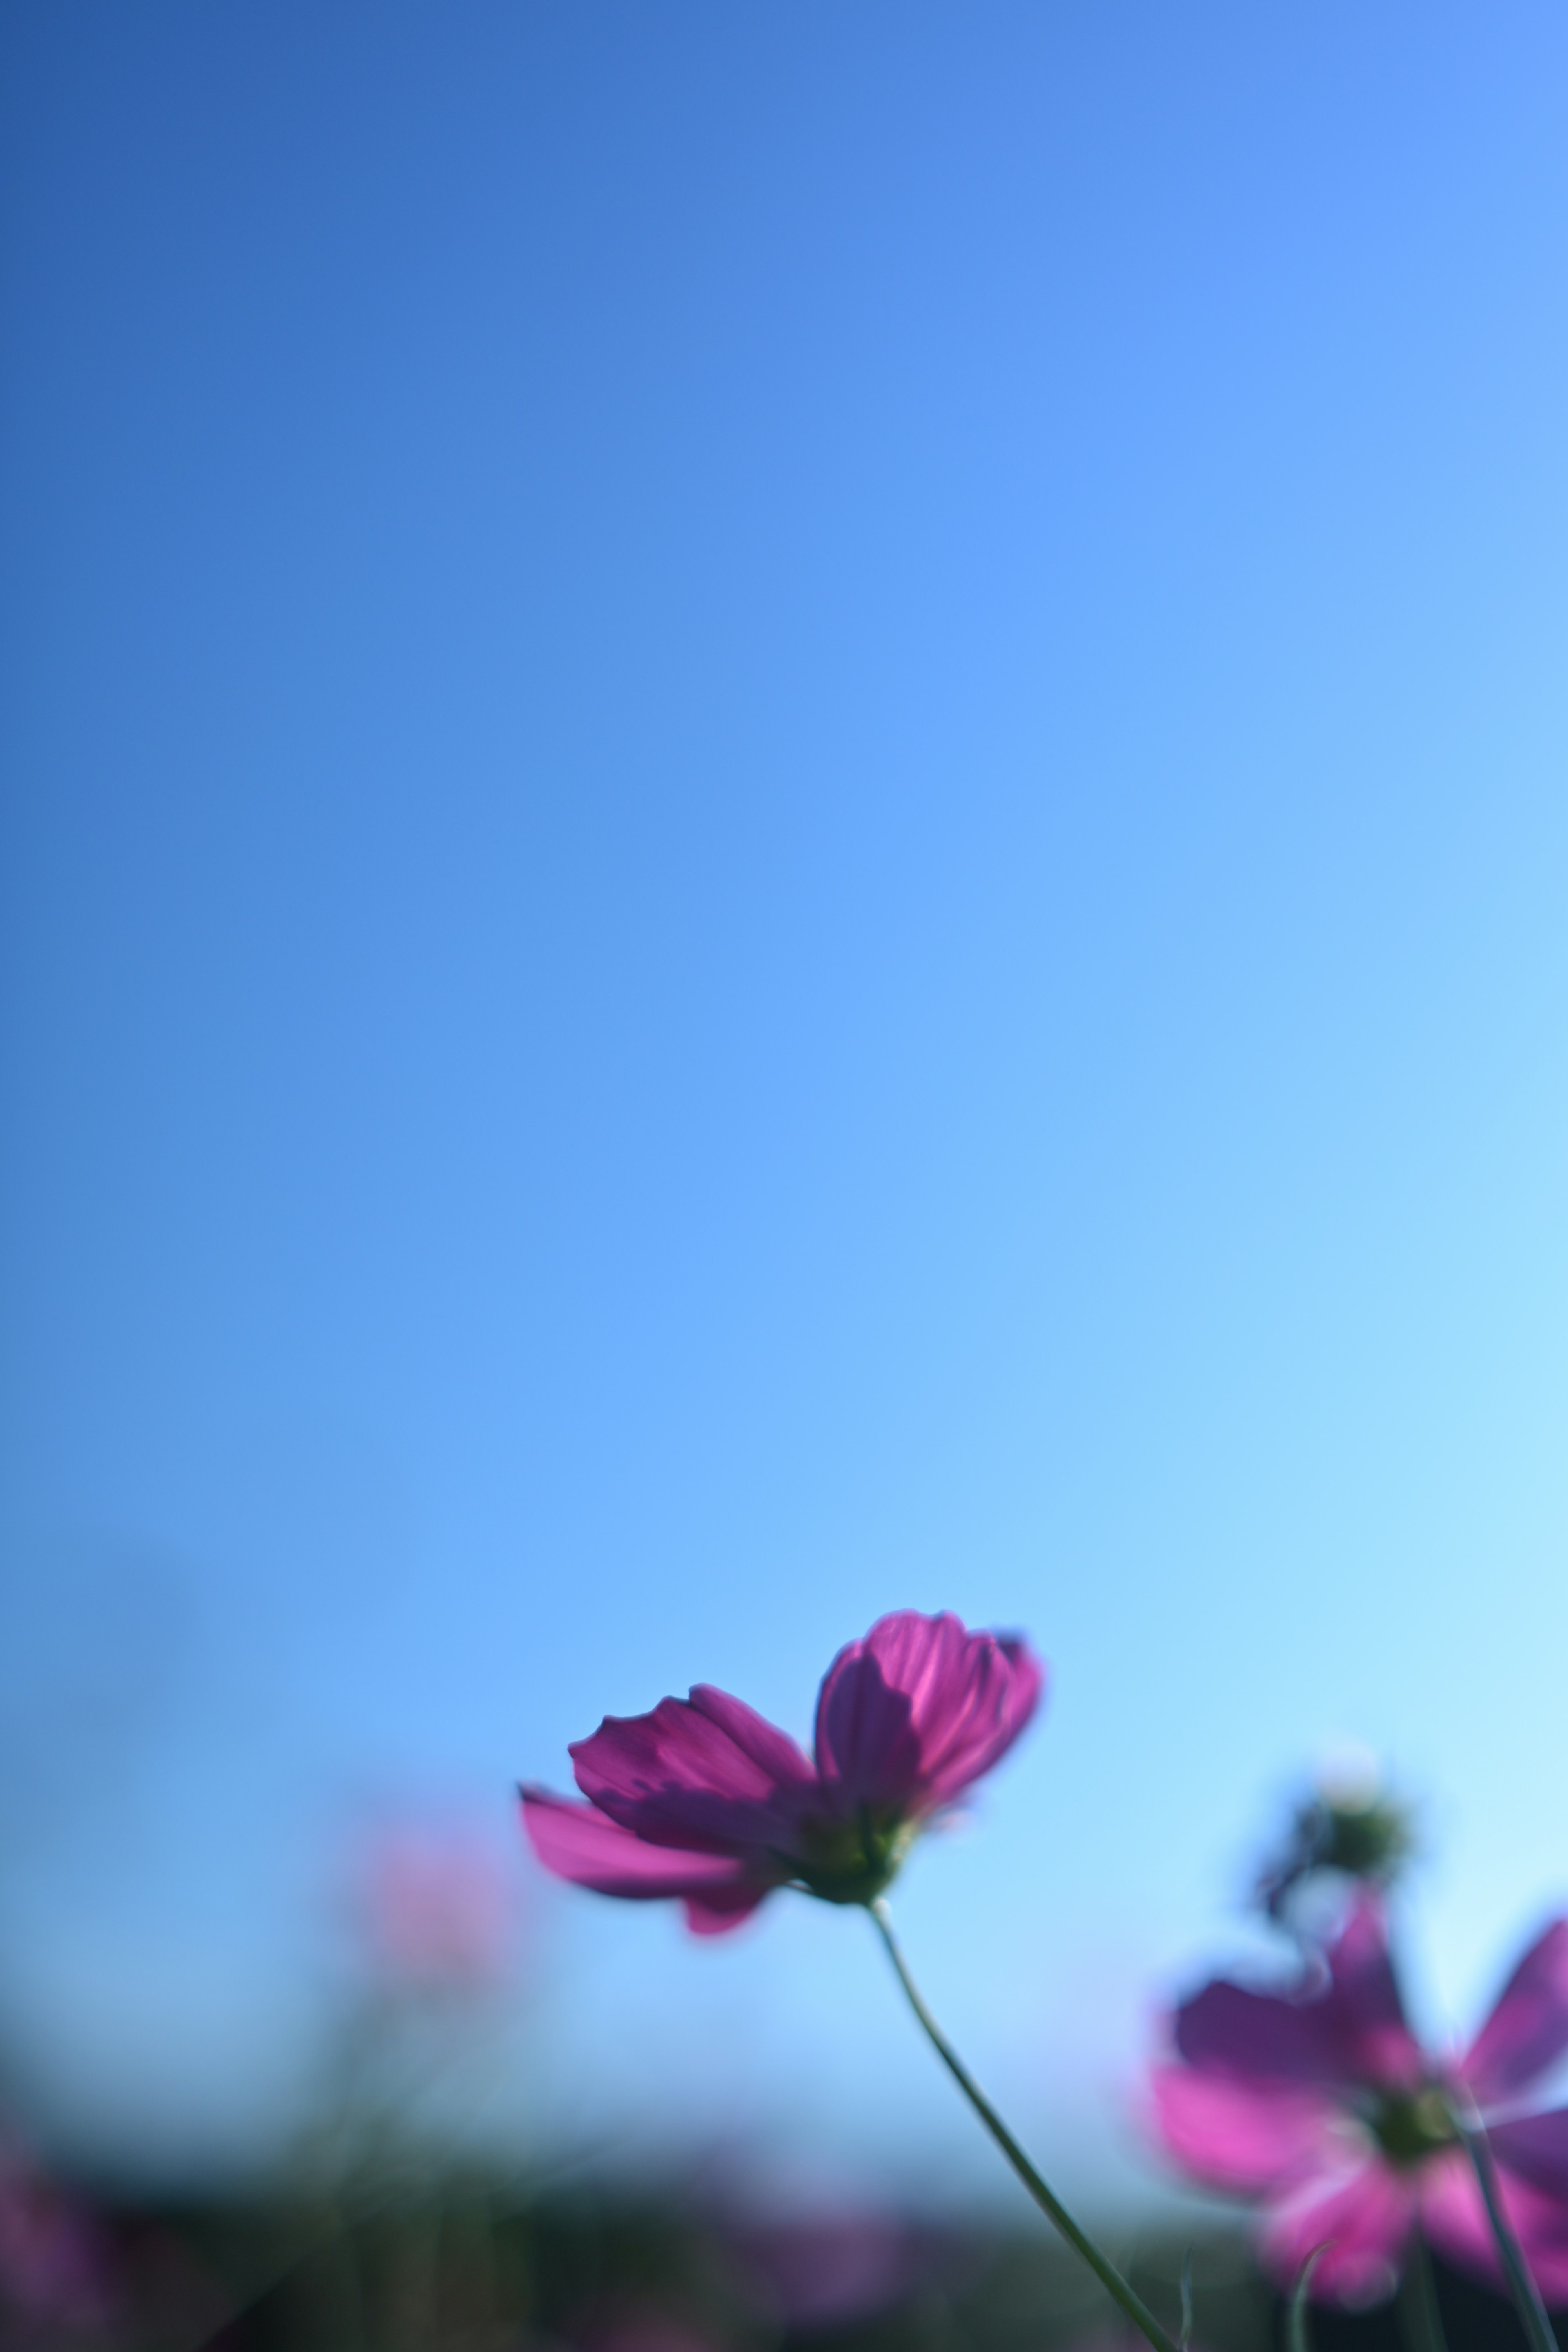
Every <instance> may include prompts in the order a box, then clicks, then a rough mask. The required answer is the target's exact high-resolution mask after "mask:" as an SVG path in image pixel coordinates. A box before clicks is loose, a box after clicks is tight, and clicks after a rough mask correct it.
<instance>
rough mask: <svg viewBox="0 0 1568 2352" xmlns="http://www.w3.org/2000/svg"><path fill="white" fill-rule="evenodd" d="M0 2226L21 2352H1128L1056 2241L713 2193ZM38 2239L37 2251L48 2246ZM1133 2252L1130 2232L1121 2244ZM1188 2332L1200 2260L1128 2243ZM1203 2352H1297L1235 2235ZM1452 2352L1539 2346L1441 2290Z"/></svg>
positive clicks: (377, 2195) (1358, 2326)
mask: <svg viewBox="0 0 1568 2352" xmlns="http://www.w3.org/2000/svg"><path fill="white" fill-rule="evenodd" d="M18 2177H19V2176H17V2175H16V2174H15V2172H14V2173H13V2177H12V2181H11V2190H10V2196H11V2202H10V2206H9V2208H8V2210H7V2212H6V2213H5V2216H4V2217H0V2263H4V2266H5V2284H4V2290H3V2293H4V2317H3V2319H0V2345H3V2346H4V2347H5V2352H24V2347H25V2352H197V2347H204V2346H208V2347H213V2352H278V2348H279V2347H289V2352H522V2347H536V2352H789V2347H807V2346H809V2347H811V2352H1056V2347H1064V2352H1065V2347H1075V2346H1076V2347H1082V2352H1121V2347H1123V2346H1126V2345H1128V2344H1130V2343H1131V2341H1132V2340H1133V2339H1131V2338H1130V2337H1129V2336H1127V2335H1126V2333H1125V2331H1123V2330H1119V2329H1118V2328H1117V2327H1116V2326H1112V2324H1111V2318H1112V2315H1111V2314H1110V2309H1109V2306H1108V2305H1106V2304H1105V2303H1104V2302H1103V2299H1102V2298H1101V2297H1100V2294H1099V2292H1098V2290H1097V2289H1095V2288H1094V2286H1093V2284H1092V2282H1089V2281H1088V2280H1087V2279H1086V2277H1085V2275H1084V2274H1083V2273H1082V2271H1081V2270H1080V2269H1079V2266H1078V2265H1077V2264H1076V2263H1074V2262H1072V2261H1070V2260H1069V2259H1068V2257H1067V2256H1066V2255H1065V2254H1064V2252H1062V2251H1061V2250H1060V2249H1059V2248H1058V2247H1057V2246H1056V2245H1055V2244H1054V2243H1053V2242H1052V2241H1051V2239H1050V2237H1049V2235H1048V2233H1047V2231H1046V2230H1045V2229H1044V2228H1043V2226H1042V2227H1039V2228H1036V2227H1033V2226H1031V2225H1030V2223H1029V2222H1028V2221H1027V2220H1021V2221H1020V2222H1019V2224H1018V2225H1017V2226H1016V2228H1011V2229H995V2230H988V2229H984V2228H976V2227H971V2228H964V2227H961V2226H958V2225H957V2224H953V2223H946V2224H939V2223H936V2222H934V2221H925V2222H921V2221H917V2220H914V2219H912V2218H909V2217H905V2218H902V2219H895V2218H892V2217H889V2216H888V2215H885V2214H883V2215H875V2216H873V2215H868V2214H864V2213H841V2214H829V2215H816V2216H814V2217H812V2218H811V2219H808V2220H803V2219H801V2218H799V2217H795V2218H790V2219H783V2218H779V2219H774V2220H772V2221H770V2220H768V2219H765V2218H759V2217H758V2216H756V2215H755V2214H748V2215H747V2216H746V2217H745V2218H744V2219H740V2218H737V2217H736V2216H734V2215H732V2214H729V2213H726V2212H725V2211H724V2210H722V2209H721V2207H720V2206H718V2205H717V2204H715V2203H714V2202H713V2200H712V2199H711V2197H710V2196H709V2195H707V2194H706V2193H701V2194H700V2193H697V2192H694V2191H690V2192H689V2191H679V2192H672V2193H671V2194H670V2196H669V2197H668V2199H667V2200H661V2199H659V2198H657V2197H654V2196H651V2195H648V2194H647V2193H641V2194H637V2195H632V2194H630V2193H627V2192H626V2191H624V2190H623V2191H618V2192H612V2191H610V2190H608V2189H605V2188H603V2187H599V2188H588V2187H584V2186H581V2185H578V2186H575V2187H572V2188H560V2187H557V2188H553V2189H546V2190H541V2189H538V2187H537V2186H534V2187H531V2188H525V2187H523V2186H521V2185H517V2184H513V2185H510V2186H509V2185H507V2184H506V2183H505V2182H504V2181H501V2180H500V2179H495V2178H493V2177H488V2176H481V2175H479V2174H478V2173H475V2172H471V2171H465V2170H464V2169H462V2168H460V2167H452V2168H447V2169H446V2170H444V2171H442V2172H439V2173H436V2172H432V2171H430V2170H426V2172H425V2173H424V2174H423V2175H422V2176H416V2175H415V2174H414V2173H412V2172H410V2173H408V2174H407V2175H405V2177H404V2178H402V2179H384V2180H383V2181H382V2182H381V2183H380V2184H378V2185H376V2186H374V2188H371V2189H367V2188H366V2187H365V2186H363V2184H362V2185H361V2186H359V2187H358V2188H356V2189H354V2190H353V2192H352V2193H351V2192H348V2191H346V2190H340V2191H339V2192H337V2193H336V2194H329V2193H326V2192H325V2191H312V2192H311V2193H310V2194H305V2193H302V2192H301V2191H300V2190H299V2189H294V2190H293V2191H291V2192H289V2193H287V2194H285V2193H283V2192H282V2191H279V2193H278V2194H277V2195H276V2196H272V2197H267V2196H258V2197H254V2198H251V2199H249V2200H234V2199H224V2198H214V2199H213V2200H210V2201H209V2200H203V2199H201V2198H197V2197H191V2198H186V2199H185V2200H180V2201H172V2200H169V2201H153V2200H149V2201H136V2200H129V2199H126V2198H123V2197H121V2198H118V2199H117V2198H113V2197H109V2196H100V2197H98V2198H89V2197H87V2196H86V2195H84V2194H83V2193H82V2192H80V2191H68V2190H67V2189H62V2188H60V2187H58V2185H50V2184H47V2183H46V2182H45V2181H44V2179H43V2178H42V2176H39V2175H36V2174H35V2175H34V2176H32V2178H31V2180H30V2184H29V2185H28V2187H27V2189H26V2196H25V2198H24V2199H23V2200H22V2201H21V2202H20V2203H18V2189H17V2179H18ZM29 2231H30V2232H31V2238H30V2239H29V2236H28V2232H29ZM1110 2234H1111V2238H1112V2242H1113V2243H1114V2242H1115V2241H1114V2232H1112V2233H1110ZM1116 2250H1117V2252H1119V2253H1121V2255H1122V2256H1123V2258H1124V2259H1126V2260H1127V2261H1128V2262H1129V2263H1130V2264H1131V2270H1132V2274H1133V2277H1134V2279H1135V2282H1136V2284H1138V2286H1139V2287H1140V2289H1141V2290H1142V2293H1143V2294H1144V2295H1145V2296H1146V2297H1147V2299H1148V2300H1149V2301H1150V2302H1151V2303H1152V2305H1154V2306H1155V2308H1156V2309H1158V2310H1159V2311H1161V2312H1162V2313H1163V2314H1165V2315H1168V2316H1169V2317H1170V2318H1171V2319H1172V2320H1174V2317H1175V2315H1176V2311H1177V2305H1178V2280H1179V2276H1180V2271H1181V2263H1182V2257H1183V2252H1184V2245H1183V2243H1181V2242H1176V2241H1173V2240H1165V2241H1160V2240H1151V2241H1145V2242H1142V2244H1137V2245H1133V2244H1130V2243H1122V2244H1121V2245H1119V2246H1118V2247H1117V2249H1116ZM1193 2279H1194V2310H1195V2327H1194V2347H1206V2352H1253V2347H1257V2352H1264V2347H1276V2346H1278V2347H1283V2346H1284V2343H1285V2330H1284V2321H1283V2315H1282V2313H1281V2310H1280V2308H1279V2302H1278V2299H1277V2298H1276V2297H1275V2296H1274V2295H1273V2294H1271V2293H1270V2291H1269V2289H1268V2287H1267V2285H1266V2284H1264V2283H1263V2282H1262V2281H1261V2280H1260V2279H1259V2277H1258V2273H1257V2271H1256V2269H1255V2268H1254V2266H1253V2264H1252V2262H1251V2260H1250V2257H1249V2255H1248V2252H1247V2244H1246V2241H1245V2239H1244V2238H1243V2237H1242V2236H1240V2235H1239V2234H1224V2233H1215V2234H1210V2235H1208V2236H1205V2237H1202V2238H1200V2239H1199V2240H1198V2241H1197V2242H1196V2243H1195V2244H1194V2248H1193ZM1439 2292H1440V2295H1441V2300H1442V2306H1443V2315H1444V2320H1445V2325H1446V2327H1447V2336H1448V2346H1449V2352H1479V2347H1490V2348H1491V2352H1504V2347H1511V2346H1513V2345H1516V2344H1519V2343H1520V2342H1521V2340H1522V2339H1521V2336H1519V2333H1518V2329H1517V2323H1516V2321H1515V2320H1514V2318H1513V2315H1512V2314H1511V2312H1510V2310H1509V2309H1508V2307H1507V2306H1506V2305H1504V2304H1502V2303H1501V2302H1500V2301H1499V2300H1498V2299H1496V2298H1495V2297H1493V2296H1491V2295H1489V2294H1485V2293H1484V2292H1483V2291H1481V2290H1480V2289H1479V2288H1477V2287H1476V2286H1475V2285H1473V2284H1471V2283H1469V2282H1468V2281H1467V2280H1464V2279H1461V2278H1458V2277H1456V2276H1455V2275H1454V2274H1452V2273H1447V2272H1442V2273H1440V2275H1439ZM1312 2342H1313V2345H1314V2347H1316V2352H1381V2347H1389V2348H1390V2352H1392V2347H1396V2346H1401V2345H1402V2344H1403V2342H1404V2338H1403V2336H1402V2333H1401V2329H1400V2326H1399V2320H1398V2315H1397V2312H1396V2309H1395V2307H1394V2306H1393V2305H1390V2306H1388V2307H1386V2308H1385V2309H1384V2310H1381V2311H1377V2312H1374V2313H1371V2314H1366V2315H1341V2314H1334V2313H1316V2314H1314V2315H1313V2319H1312Z"/></svg>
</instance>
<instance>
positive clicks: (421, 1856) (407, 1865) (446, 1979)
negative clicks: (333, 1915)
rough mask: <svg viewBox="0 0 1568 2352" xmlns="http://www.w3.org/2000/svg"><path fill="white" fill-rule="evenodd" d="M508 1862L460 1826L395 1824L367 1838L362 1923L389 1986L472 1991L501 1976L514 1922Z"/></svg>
mask: <svg viewBox="0 0 1568 2352" xmlns="http://www.w3.org/2000/svg"><path fill="white" fill-rule="evenodd" d="M502 1861H503V1857H502V1856H501V1855H500V1854H498V1853H495V1852H493V1851H492V1850H491V1848H490V1847H489V1846H488V1845H486V1844H484V1843H482V1842H481V1841H480V1840H479V1837H478V1836H477V1835H476V1834H474V1833H472V1832H464V1831H461V1830H456V1831H448V1832H441V1831H438V1830H433V1829H424V1830H422V1829H419V1828H415V1827H403V1828H395V1829H392V1830H389V1831H387V1832H384V1833H383V1834H382V1835H380V1836H379V1837H376V1838H374V1840H372V1841H371V1842H370V1843H368V1845H367V1847H366V1849H365V1852H364V1853H363V1856H362V1857H361V1864H360V1871H359V1878H360V1885H359V1888H358V1890H357V1891H358V1894H359V1897H360V1902H359V1908H360V1913H361V1926H362V1930H363V1938H364V1942H365V1945H366V1948H367V1951H368V1955H369V1957H370V1958H371V1960H372V1961H373V1963H374V1966H375V1969H376V1970H377V1973H378V1974H379V1975H380V1976H381V1977H382V1978H383V1979H384V1980H385V1981H386V1983H387V1984H388V1985H389V1986H396V1987H401V1988H404V1989H405V1990H411V1991H419V1990H425V1991H430V1992H439V1991H453V1992H465V1991H476V1990H480V1989H481V1988H482V1987H484V1986H485V1985H487V1984H489V1983H492V1982H494V1981H495V1980H496V1979H499V1978H500V1975H501V1974H502V1973H503V1971H504V1969H505V1965H506V1959H507V1953H508V1945H509V1942H510V1929H511V1926H512V1921H511V1918H510V1908H511V1906H510V1888H509V1886H508V1885H507V1881H506V1876H505V1873H504V1871H503V1868H502Z"/></svg>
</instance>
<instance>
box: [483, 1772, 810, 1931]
mask: <svg viewBox="0 0 1568 2352" xmlns="http://www.w3.org/2000/svg"><path fill="white" fill-rule="evenodd" d="M522 1818H523V1825H524V1827H525V1828H526V1830H527V1832H528V1837H529V1843H530V1844H531V1846H532V1848H533V1851H534V1853H536V1854H537V1855H538V1856H539V1859H540V1861H541V1862H542V1864H544V1867H545V1868H546V1870H551V1871H553V1872H554V1874H555V1875H556V1877H557V1878H567V1879H570V1880H571V1882H572V1884H573V1885H574V1886H588V1887H592V1888H593V1889H594V1891H595V1893H596V1894H599V1895H626V1896H629V1897H631V1898H632V1899H633V1900H636V1901H644V1902H651V1901H654V1900H656V1899H657V1898H658V1897H659V1896H661V1895H685V1896H686V1897H687V1898H688V1899H689V1900H691V1901H697V1902H707V1903H710V1904H715V1903H717V1904H722V1903H724V1902H725V1901H726V1900H727V1899H729V1898H730V1897H731V1896H739V1895H742V1894H743V1895H745V1897H746V1900H747V1902H748V1904H750V1903H753V1902H758V1901H760V1900H761V1898H762V1895H763V1894H765V1893H766V1891H767V1887H766V1883H765V1882H764V1884H763V1885H762V1886H761V1887H760V1888H759V1886H758V1885H757V1882H756V1880H755V1879H754V1878H753V1877H752V1875H751V1874H749V1873H748V1872H747V1870H746V1867H745V1864H743V1863H742V1862H739V1861H737V1860H735V1859H734V1858H733V1857H732V1856H730V1855H726V1854H716V1853H680V1852H678V1851H674V1850H672V1849H671V1848H670V1847H668V1846H658V1845H647V1844H645V1843H644V1842H643V1840H642V1839H641V1838H639V1837H637V1836H636V1835H635V1834H634V1832H632V1831H630V1830H626V1829H623V1828H622V1827H621V1826H620V1824H619V1823H618V1822H613V1821H611V1820H610V1818H609V1816H608V1815H607V1814H605V1813H602V1812H600V1811H598V1809H597V1807H596V1806H594V1805H583V1804H578V1803H577V1802H576V1801H574V1799H573V1798H571V1797H558V1796H556V1794H555V1793H554V1791H553V1790H550V1789H524V1790H523V1791H522Z"/></svg>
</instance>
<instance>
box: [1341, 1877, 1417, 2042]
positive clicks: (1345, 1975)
mask: <svg viewBox="0 0 1568 2352" xmlns="http://www.w3.org/2000/svg"><path fill="white" fill-rule="evenodd" d="M1328 1958H1329V1972H1330V1976H1331V1990H1330V1993H1329V1998H1328V2000H1327V2001H1326V2002H1325V2004H1324V2006H1325V2009H1326V2011H1328V2012H1329V2015H1330V2017H1331V2021H1332V2022H1333V2025H1334V2028H1335V2030H1336V2031H1337V2032H1338V2033H1339V2034H1340V2036H1341V2037H1342V2042H1343V2047H1344V2050H1345V2054H1346V2063H1347V2067H1348V2070H1349V2071H1350V2073H1351V2074H1352V2075H1354V2076H1356V2077H1359V2079H1360V2080H1362V2081H1363V2082H1367V2083H1379V2084H1413V2083H1417V2082H1419V2081H1420V2080H1421V2079H1422V2078H1423V2077H1424V2075H1425V2074H1426V2060H1425V2059H1424V2057H1423V2056H1422V2053H1421V2045H1420V2043H1419V2042H1417V2041H1416V2039H1415V2035H1414V2034H1413V2033H1412V2032H1411V2031H1410V2028H1409V2026H1408V2025H1407V2024H1406V2023H1405V2005H1404V2003H1403V2001H1402V2000H1400V1997H1399V1984H1398V1979H1396V1978H1395V1976H1394V1961H1393V1958H1392V1957H1391V1955H1390V1953H1389V1948H1388V1927H1387V1923H1386V1921H1385V1919H1384V1912H1383V1906H1382V1904H1381V1902H1380V1901H1379V1900H1378V1898H1377V1896H1376V1895H1373V1894H1370V1893H1365V1892H1363V1894H1362V1895H1361V1896H1360V1897H1359V1898H1358V1900H1357V1902H1356V1905H1355V1907H1354V1909H1353V1910H1352V1913H1351V1916H1350V1918H1349V1919H1348V1921H1347V1922H1346V1924H1345V1926H1344V1927H1343V1928H1342V1931H1341V1933H1340V1934H1339V1936H1338V1937H1336V1939H1335V1941H1334V1943H1333V1944H1332V1946H1331V1948H1330V1951H1329V1956H1328Z"/></svg>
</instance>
